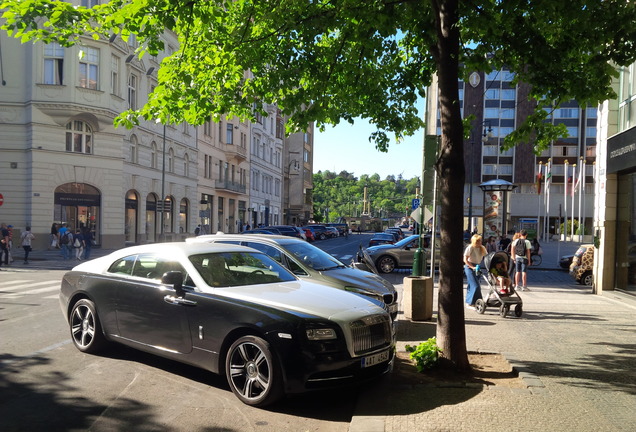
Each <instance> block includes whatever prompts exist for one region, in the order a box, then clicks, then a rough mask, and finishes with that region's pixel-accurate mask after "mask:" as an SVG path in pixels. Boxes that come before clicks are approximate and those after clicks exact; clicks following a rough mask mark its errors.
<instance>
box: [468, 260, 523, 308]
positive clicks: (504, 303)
mask: <svg viewBox="0 0 636 432" xmlns="http://www.w3.org/2000/svg"><path fill="white" fill-rule="evenodd" d="M498 263H504V264H505V265H506V269H508V270H509V269H510V268H511V267H512V262H511V259H510V256H509V255H508V254H507V253H506V252H504V251H498V252H491V253H489V254H488V255H486V256H485V257H484V266H485V270H482V271H481V275H482V276H483V278H484V279H485V280H486V283H487V284H488V287H489V290H488V295H487V296H486V299H485V300H483V299H479V300H477V301H476V302H475V307H476V309H477V312H479V313H480V314H483V313H484V312H485V311H486V307H487V306H491V307H499V315H501V316H502V317H504V318H505V317H506V315H508V312H510V306H512V305H515V316H517V317H520V316H521V314H522V313H523V300H521V297H519V294H518V293H517V291H515V289H514V284H513V283H510V286H509V287H508V291H507V292H505V293H501V292H499V281H498V280H497V277H496V276H495V275H494V274H493V273H492V272H491V270H493V269H494V268H495V267H496V265H497V264H498ZM507 276H508V277H509V278H510V273H508V274H507Z"/></svg>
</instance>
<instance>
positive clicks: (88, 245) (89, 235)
mask: <svg viewBox="0 0 636 432" xmlns="http://www.w3.org/2000/svg"><path fill="white" fill-rule="evenodd" d="M82 236H83V237H84V259H85V260H89V259H91V249H92V248H93V240H94V237H93V232H92V231H91V229H90V227H84V229H83V230H82Z"/></svg>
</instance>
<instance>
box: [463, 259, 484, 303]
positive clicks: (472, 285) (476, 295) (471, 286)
mask: <svg viewBox="0 0 636 432" xmlns="http://www.w3.org/2000/svg"><path fill="white" fill-rule="evenodd" d="M464 273H465V274H466V280H467V281H468V288H467V289H466V304H468V305H471V306H474V305H475V302H476V301H477V300H479V299H480V298H482V297H481V286H480V285H479V280H478V279H477V275H476V274H475V270H473V269H471V268H470V267H468V266H467V265H464Z"/></svg>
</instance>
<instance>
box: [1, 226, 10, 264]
mask: <svg viewBox="0 0 636 432" xmlns="http://www.w3.org/2000/svg"><path fill="white" fill-rule="evenodd" d="M3 262H4V265H5V266H8V265H9V229H8V228H7V224H5V223H2V224H0V266H1V265H2V263H3Z"/></svg>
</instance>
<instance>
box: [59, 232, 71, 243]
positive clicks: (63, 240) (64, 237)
mask: <svg viewBox="0 0 636 432" xmlns="http://www.w3.org/2000/svg"><path fill="white" fill-rule="evenodd" d="M69 234H70V231H65V232H64V234H62V237H60V244H68V243H69Z"/></svg>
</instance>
